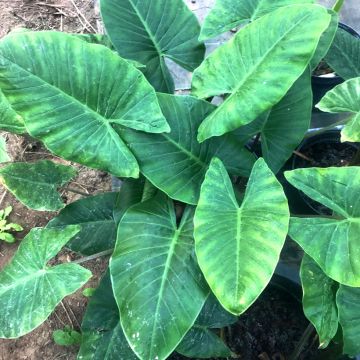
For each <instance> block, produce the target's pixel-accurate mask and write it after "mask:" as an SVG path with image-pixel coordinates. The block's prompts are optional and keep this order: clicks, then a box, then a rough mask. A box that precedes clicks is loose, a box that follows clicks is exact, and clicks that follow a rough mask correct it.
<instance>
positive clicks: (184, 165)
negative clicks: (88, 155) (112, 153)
mask: <svg viewBox="0 0 360 360" xmlns="http://www.w3.org/2000/svg"><path fill="white" fill-rule="evenodd" d="M158 99H159V102H160V106H161V109H162V111H163V113H164V115H165V117H166V119H167V121H168V123H169V124H170V127H171V133H170V134H159V135H154V134H151V135H150V134H146V133H144V132H139V131H136V132H135V131H131V130H128V129H122V130H121V129H119V132H120V134H121V136H122V137H123V138H124V139H125V140H126V141H127V143H128V144H129V146H131V150H132V151H133V153H134V154H135V156H136V158H137V160H138V162H139V164H140V168H141V172H142V173H143V174H144V175H145V176H146V177H147V178H148V179H149V180H150V181H151V183H153V184H154V185H155V186H156V187H158V188H159V189H161V190H162V191H163V192H165V193H166V194H168V195H169V196H170V197H171V198H173V199H176V200H180V201H182V202H185V203H189V204H196V203H197V201H198V198H199V194H200V187H201V183H202V181H203V179H204V176H205V173H206V170H207V169H208V166H209V164H210V160H211V158H212V157H213V156H215V155H216V156H218V157H219V158H220V159H222V161H223V162H224V164H225V166H226V167H227V169H228V170H229V172H230V173H232V174H236V175H244V176H246V175H249V173H250V169H251V167H252V165H253V163H254V161H255V158H254V156H253V155H252V154H251V153H250V152H249V151H247V150H246V149H245V148H244V146H243V145H242V144H238V142H237V141H236V138H234V137H232V135H231V134H229V135H228V136H226V137H222V138H216V139H211V140H209V141H206V142H204V143H203V144H199V143H198V142H197V141H196V132H197V129H198V126H199V125H200V123H201V121H202V120H203V119H204V118H205V117H206V116H207V115H209V114H210V113H211V112H212V111H213V110H214V109H215V107H214V106H213V105H211V104H210V103H208V102H206V101H202V100H198V99H196V98H194V97H191V96H174V95H166V94H158Z"/></svg>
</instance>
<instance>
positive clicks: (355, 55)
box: [325, 27, 360, 80]
mask: <svg viewBox="0 0 360 360" xmlns="http://www.w3.org/2000/svg"><path fill="white" fill-rule="evenodd" d="M359 58H360V39H359V37H357V36H354V35H353V34H350V33H349V32H348V31H346V30H344V29H342V28H341V27H339V28H338V30H337V32H336V35H335V38H334V41H333V43H332V45H331V47H330V49H329V51H328V53H327V54H326V56H325V61H326V63H327V64H328V65H329V66H330V67H331V69H333V70H334V71H335V72H336V74H338V75H339V76H341V77H342V78H343V79H345V80H349V79H351V78H354V77H357V76H360V63H359Z"/></svg>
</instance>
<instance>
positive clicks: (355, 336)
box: [336, 285, 360, 356]
mask: <svg viewBox="0 0 360 360" xmlns="http://www.w3.org/2000/svg"><path fill="white" fill-rule="evenodd" d="M336 303H337V306H338V309H339V323H340V325H341V327H342V330H343V334H344V353H345V354H348V355H350V356H356V355H358V354H359V353H360V288H358V287H357V288H353V287H349V286H344V285H340V287H339V290H338V293H337V296H336Z"/></svg>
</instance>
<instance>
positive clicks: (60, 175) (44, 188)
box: [0, 160, 76, 211]
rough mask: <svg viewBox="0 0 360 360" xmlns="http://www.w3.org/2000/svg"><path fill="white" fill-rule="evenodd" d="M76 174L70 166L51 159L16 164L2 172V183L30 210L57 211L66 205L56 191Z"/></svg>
mask: <svg viewBox="0 0 360 360" xmlns="http://www.w3.org/2000/svg"><path fill="white" fill-rule="evenodd" d="M75 175H76V170H75V169H74V168H72V167H71V166H65V165H61V164H55V163H54V162H52V161H49V160H40V161H37V162H35V163H20V162H19V163H13V164H9V165H6V166H4V167H2V168H1V169H0V178H1V182H2V184H3V185H4V186H5V187H6V188H7V189H8V190H9V191H10V192H11V193H12V194H14V195H15V196H16V198H17V199H18V200H19V201H21V202H22V203H23V204H24V205H26V206H27V207H28V208H30V209H34V210H41V211H56V210H59V209H61V208H63V207H64V206H65V205H64V203H63V201H62V200H61V197H60V194H59V193H58V192H57V188H59V187H60V186H62V185H64V184H66V183H67V182H68V181H70V180H71V179H72V178H73V177H75Z"/></svg>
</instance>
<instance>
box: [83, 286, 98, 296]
mask: <svg viewBox="0 0 360 360" xmlns="http://www.w3.org/2000/svg"><path fill="white" fill-rule="evenodd" d="M95 290H96V289H95V288H91V287H89V288H86V289H84V291H83V292H82V294H83V295H84V296H85V297H92V296H93V295H94V292H95Z"/></svg>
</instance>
